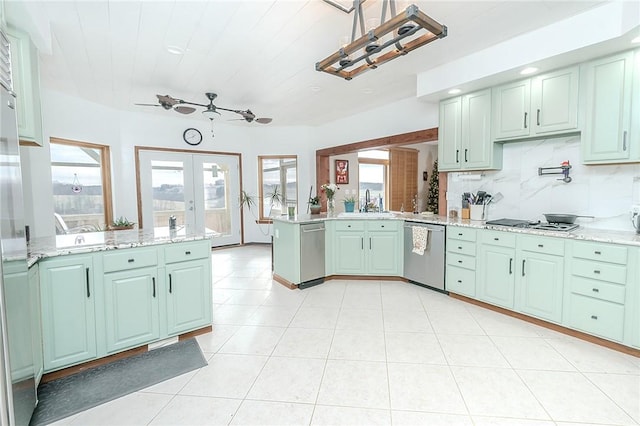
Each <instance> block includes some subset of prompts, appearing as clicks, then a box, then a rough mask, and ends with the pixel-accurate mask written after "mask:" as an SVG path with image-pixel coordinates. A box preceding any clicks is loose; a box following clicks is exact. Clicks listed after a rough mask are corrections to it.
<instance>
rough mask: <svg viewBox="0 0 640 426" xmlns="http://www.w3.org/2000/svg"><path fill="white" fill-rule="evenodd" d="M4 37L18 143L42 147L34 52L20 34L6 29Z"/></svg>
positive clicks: (25, 38) (18, 31)
mask: <svg viewBox="0 0 640 426" xmlns="http://www.w3.org/2000/svg"><path fill="white" fill-rule="evenodd" d="M7 37H8V38H9V42H10V43H11V72H12V74H13V90H14V92H16V116H17V120H18V137H19V139H20V144H26V145H37V146H42V110H41V102H40V73H39V70H38V51H37V49H36V47H35V45H34V44H33V42H32V41H31V38H30V37H29V34H27V33H26V32H24V31H21V30H19V29H17V28H13V27H11V26H9V28H8V29H7Z"/></svg>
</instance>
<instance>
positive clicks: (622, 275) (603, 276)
mask: <svg viewBox="0 0 640 426" xmlns="http://www.w3.org/2000/svg"><path fill="white" fill-rule="evenodd" d="M571 273H572V274H573V275H578V276H581V277H587V278H591V279H594V280H599V281H609V282H612V283H618V284H623V285H624V284H626V282H627V267H626V266H620V265H612V264H610V263H603V262H591V261H588V260H582V259H573V260H572V261H571Z"/></svg>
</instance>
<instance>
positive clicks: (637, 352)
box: [449, 292, 640, 358]
mask: <svg viewBox="0 0 640 426" xmlns="http://www.w3.org/2000/svg"><path fill="white" fill-rule="evenodd" d="M449 296H451V297H453V298H454V299H458V300H462V301H463V302H467V303H471V304H472V305H476V306H480V307H482V308H485V309H489V310H491V311H494V312H498V313H501V314H504V315H507V316H510V317H513V318H518V319H520V320H523V321H526V322H528V323H531V324H535V325H539V326H540V327H544V328H548V329H550V330H553V331H557V332H558V333H562V334H566V335H568V336H572V337H576V338H578V339H581V340H585V341H587V342H590V343H594V344H596V345H599V346H604V347H605V348H608V349H613V350H614V351H618V352H622V353H625V354H627V355H631V356H635V357H637V358H640V349H634V348H630V347H629V346H625V345H622V344H620V343H616V342H612V341H610V340H606V339H602V338H600V337H596V336H592V335H590V334H587V333H583V332H581V331H577V330H574V329H571V328H567V327H564V326H562V325H558V324H554V323H552V322H547V321H545V320H541V319H539V318H533V317H530V316H528V315H524V314H521V313H518V312H513V311H510V310H508V309H505V308H501V307H499V306H494V305H491V304H489V303H485V302H481V301H480V300H476V299H472V298H470V297H467V296H462V295H460V294H456V293H451V292H449Z"/></svg>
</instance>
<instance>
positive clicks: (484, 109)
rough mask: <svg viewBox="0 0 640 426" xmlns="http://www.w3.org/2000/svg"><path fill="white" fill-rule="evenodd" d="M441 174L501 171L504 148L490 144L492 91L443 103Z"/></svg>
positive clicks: (441, 117)
mask: <svg viewBox="0 0 640 426" xmlns="http://www.w3.org/2000/svg"><path fill="white" fill-rule="evenodd" d="M438 138H439V140H438V159H439V160H438V167H439V169H440V170H487V169H499V168H501V167H502V146H501V145H496V144H494V143H493V142H492V140H491V89H486V90H481V91H478V92H474V93H469V94H467V95H464V96H460V97H457V98H453V99H448V100H446V101H443V102H441V103H440V127H439V128H438Z"/></svg>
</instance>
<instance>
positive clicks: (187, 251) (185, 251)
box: [164, 240, 211, 263]
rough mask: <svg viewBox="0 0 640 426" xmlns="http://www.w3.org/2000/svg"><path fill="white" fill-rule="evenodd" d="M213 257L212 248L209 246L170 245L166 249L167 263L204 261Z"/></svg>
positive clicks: (193, 244)
mask: <svg viewBox="0 0 640 426" xmlns="http://www.w3.org/2000/svg"><path fill="white" fill-rule="evenodd" d="M207 241H208V240H207ZM208 256H211V247H210V246H209V244H203V243H202V242H199V243H185V244H168V245H167V246H166V247H165V248H164V261H165V263H175V262H184V261H185V260H195V259H204V258H205V257H208Z"/></svg>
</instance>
